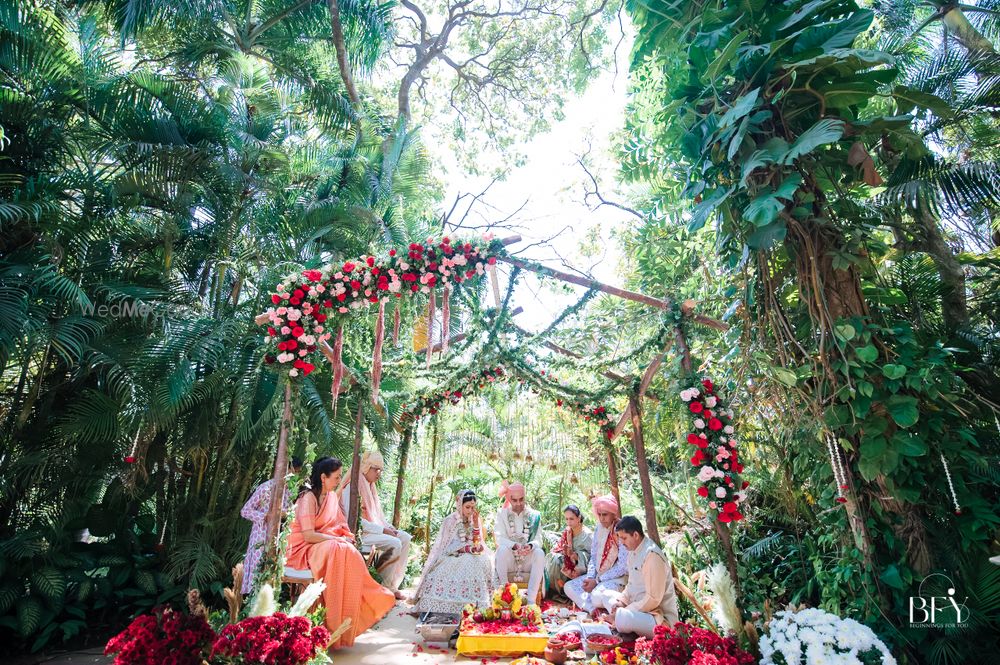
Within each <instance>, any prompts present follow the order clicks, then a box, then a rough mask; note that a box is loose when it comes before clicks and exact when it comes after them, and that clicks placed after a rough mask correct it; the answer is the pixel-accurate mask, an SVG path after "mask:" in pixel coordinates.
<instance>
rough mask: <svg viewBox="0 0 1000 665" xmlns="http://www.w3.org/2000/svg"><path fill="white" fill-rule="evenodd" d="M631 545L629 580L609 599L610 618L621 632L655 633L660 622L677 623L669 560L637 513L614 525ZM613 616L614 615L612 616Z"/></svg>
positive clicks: (627, 547) (629, 546) (675, 596)
mask: <svg viewBox="0 0 1000 665" xmlns="http://www.w3.org/2000/svg"><path fill="white" fill-rule="evenodd" d="M615 530H616V531H617V532H618V537H619V538H621V540H622V543H623V544H624V545H625V548H626V549H628V552H629V554H628V584H626V585H625V590H624V591H622V592H620V593H617V594H615V595H614V596H613V597H612V599H611V600H610V602H609V603H608V612H609V613H610V614H609V615H608V618H609V622H610V621H613V623H614V626H615V628H617V629H618V632H619V633H623V634H624V633H636V634H638V635H642V636H643V637H652V636H653V632H654V630H655V629H656V627H657V626H659V625H660V624H664V623H665V624H667V625H668V626H672V625H674V624H675V623H677V594H676V593H675V592H674V578H673V575H672V574H671V572H670V562H669V561H667V556H666V555H665V554H664V553H663V550H661V549H660V548H659V547H657V545H656V543H654V542H653V541H652V539H650V538H648V537H646V535H645V534H644V533H643V531H642V524H641V523H640V522H639V520H637V519H636V518H634V517H631V516H629V517H623V518H622V519H621V521H620V522H618V526H616V527H615ZM611 617H614V618H613V619H611Z"/></svg>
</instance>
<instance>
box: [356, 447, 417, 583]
mask: <svg viewBox="0 0 1000 665" xmlns="http://www.w3.org/2000/svg"><path fill="white" fill-rule="evenodd" d="M383 468H385V462H383V461H382V455H381V454H380V453H378V452H377V451H376V452H372V453H368V452H366V453H365V454H364V455H362V456H361V469H360V471H361V475H360V480H359V482H358V494H359V495H360V497H359V498H360V505H361V542H362V544H364V545H365V546H366V547H379V548H382V549H384V550H387V551H388V552H389V555H388V560H387V561H385V562H384V563H383V564H382V566H381V568H379V574H380V575H381V576H382V584H384V585H385V587H386V588H387V589H389V590H390V591H392V592H393V593H394V594H395V595H396V598H397V599H398V600H402V599H403V594H402V593H401V592H400V591H399V585H400V583H401V582H402V581H403V575H405V574H406V563H407V559H408V558H409V554H410V539H411V536H410V534H408V533H406V532H405V531H400V530H399V529H396V528H394V527H393V526H392V525H391V524H389V520H387V519H386V518H385V514H384V513H383V512H382V502H381V501H380V500H379V496H378V487H376V484H377V483H378V481H379V478H381V477H382V469H383ZM343 482H344V489H342V490H341V493H340V507H341V510H343V512H344V514H345V515H347V514H348V513H349V512H350V506H351V491H350V489H351V479H350V476H347V477H345V479H344V481H343ZM344 490H347V491H344Z"/></svg>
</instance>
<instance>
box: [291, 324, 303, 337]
mask: <svg viewBox="0 0 1000 665" xmlns="http://www.w3.org/2000/svg"><path fill="white" fill-rule="evenodd" d="M304 334H306V331H305V329H304V328H302V327H300V326H295V327H294V328H292V337H302V336H303V335H304Z"/></svg>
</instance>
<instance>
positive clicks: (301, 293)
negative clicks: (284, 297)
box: [292, 289, 306, 300]
mask: <svg viewBox="0 0 1000 665" xmlns="http://www.w3.org/2000/svg"><path fill="white" fill-rule="evenodd" d="M305 296H306V294H305V292H304V291H303V290H302V289H295V290H294V291H292V297H293V298H298V299H299V300H301V299H302V298H304V297H305Z"/></svg>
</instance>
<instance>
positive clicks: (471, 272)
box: [465, 270, 476, 277]
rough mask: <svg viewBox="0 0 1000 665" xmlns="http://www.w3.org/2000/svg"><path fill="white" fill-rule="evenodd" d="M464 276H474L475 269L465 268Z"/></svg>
mask: <svg viewBox="0 0 1000 665" xmlns="http://www.w3.org/2000/svg"><path fill="white" fill-rule="evenodd" d="M465 276H466V277H475V276H476V271H475V270H466V271H465Z"/></svg>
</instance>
